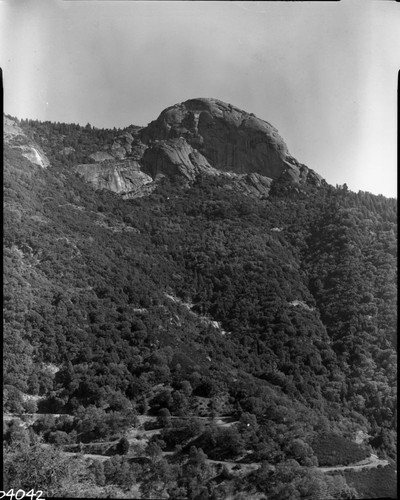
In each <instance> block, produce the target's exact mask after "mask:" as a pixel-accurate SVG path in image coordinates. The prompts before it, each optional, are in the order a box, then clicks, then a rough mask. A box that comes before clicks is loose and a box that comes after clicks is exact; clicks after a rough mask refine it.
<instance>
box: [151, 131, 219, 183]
mask: <svg viewBox="0 0 400 500" xmlns="http://www.w3.org/2000/svg"><path fill="white" fill-rule="evenodd" d="M141 164H142V166H143V171H144V172H147V173H148V174H149V175H151V177H152V178H153V179H156V178H157V177H158V176H160V175H166V176H168V177H177V176H179V177H183V178H185V179H187V180H191V181H192V180H194V179H195V178H196V177H197V176H198V175H199V174H208V175H218V173H219V172H218V170H216V169H215V168H213V167H212V166H211V165H210V164H209V163H208V161H207V160H206V158H204V156H203V155H202V154H201V153H199V152H198V151H197V150H196V149H193V148H192V147H191V146H190V144H188V142H187V141H186V140H185V139H183V138H182V137H180V138H179V139H168V140H165V141H159V142H158V141H157V142H155V143H154V144H152V145H151V146H150V147H149V148H148V149H146V151H145V153H144V155H143V157H142V159H141Z"/></svg>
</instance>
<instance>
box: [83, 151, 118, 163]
mask: <svg viewBox="0 0 400 500" xmlns="http://www.w3.org/2000/svg"><path fill="white" fill-rule="evenodd" d="M89 158H91V159H92V160H94V161H95V162H102V161H107V160H113V159H114V157H113V156H111V155H110V154H108V153H107V152H106V151H96V152H95V153H92V154H91V155H90V156H89Z"/></svg>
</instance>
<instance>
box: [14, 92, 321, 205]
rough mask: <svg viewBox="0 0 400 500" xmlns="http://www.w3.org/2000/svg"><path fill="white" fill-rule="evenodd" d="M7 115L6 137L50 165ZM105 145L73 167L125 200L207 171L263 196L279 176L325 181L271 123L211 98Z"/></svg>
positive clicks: (172, 111) (119, 134)
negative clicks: (169, 181) (167, 181)
mask: <svg viewBox="0 0 400 500" xmlns="http://www.w3.org/2000/svg"><path fill="white" fill-rule="evenodd" d="M5 120H6V122H5V125H6V127H5V138H6V141H9V142H10V144H12V145H13V147H17V148H19V149H22V150H23V152H24V153H23V154H24V155H25V156H26V157H27V158H28V159H30V160H31V161H32V162H33V163H36V164H37V165H40V166H42V167H47V166H48V165H49V161H48V159H47V157H46V156H45V154H44V153H43V151H42V150H41V149H40V148H39V147H36V146H35V143H34V142H32V141H31V140H30V139H29V138H28V137H27V136H26V135H25V134H24V133H23V132H22V130H21V129H20V128H19V127H18V124H17V123H16V122H14V121H13V120H12V119H11V118H7V117H6V118H5ZM34 146H35V147H34ZM99 146H100V150H94V151H93V150H92V152H89V153H86V155H85V156H84V161H85V163H82V160H81V161H80V162H79V161H78V162H77V164H74V165H73V169H74V170H75V172H76V173H77V174H78V175H80V176H81V177H83V178H84V179H85V180H86V181H88V182H89V183H90V184H91V185H92V186H93V187H94V188H95V189H106V190H109V191H113V192H115V193H118V194H120V195H121V196H123V197H124V198H135V197H140V196H145V195H147V194H149V193H150V192H152V191H153V190H154V189H155V187H156V185H157V183H158V182H160V181H161V179H162V178H164V177H167V178H169V179H173V180H174V181H177V182H181V183H183V184H185V185H191V183H193V182H194V181H195V180H196V179H197V178H198V177H199V176H218V177H219V178H221V179H223V181H224V184H225V185H226V186H227V187H229V188H230V189H233V190H235V191H239V192H242V193H244V194H246V195H248V196H253V197H258V198H259V197H264V196H268V193H269V190H270V187H271V184H272V182H273V181H274V180H277V179H287V180H289V181H290V182H294V183H296V184H304V183H312V184H314V185H320V184H321V183H322V182H324V181H323V179H322V178H321V177H320V176H319V175H318V174H316V173H315V172H314V171H313V170H311V169H309V168H308V167H306V166H305V165H302V164H301V163H299V162H298V161H297V160H296V159H295V158H293V157H292V156H291V155H290V153H289V151H288V148H287V146H286V144H285V142H284V140H283V139H282V137H280V135H279V134H278V131H277V130H276V129H275V128H274V127H273V126H272V125H271V124H270V123H268V122H266V121H264V120H261V119H259V118H257V117H256V116H254V115H253V114H251V113H247V112H246V111H242V110H240V109H238V108H236V107H235V106H232V105H231V104H227V103H224V102H222V101H219V100H217V99H211V98H207V99H206V98H197V99H190V100H188V101H185V102H183V103H180V104H175V105H174V106H171V107H169V108H167V109H165V110H164V111H162V112H161V114H160V116H159V117H158V118H157V119H156V120H154V121H152V122H151V123H150V124H149V125H147V126H146V127H137V126H133V125H132V126H130V127H128V128H126V129H124V130H122V131H119V132H117V133H116V134H115V136H114V137H113V138H112V139H111V140H110V139H109V140H108V141H106V143H104V144H100V143H99V144H98V146H97V147H99ZM74 153H76V150H75V149H74V148H73V147H63V148H62V149H61V150H60V155H63V156H69V155H71V154H72V155H73V154H74ZM82 158H83V157H82Z"/></svg>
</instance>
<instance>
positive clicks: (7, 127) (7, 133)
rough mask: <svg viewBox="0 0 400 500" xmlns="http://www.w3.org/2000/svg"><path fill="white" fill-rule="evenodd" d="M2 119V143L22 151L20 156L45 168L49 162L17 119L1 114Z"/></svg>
mask: <svg viewBox="0 0 400 500" xmlns="http://www.w3.org/2000/svg"><path fill="white" fill-rule="evenodd" d="M3 120H4V122H3V123H4V143H5V144H8V145H9V146H10V147H12V148H13V149H19V150H20V151H22V156H24V157H25V158H27V159H28V160H29V161H30V162H31V163H32V164H33V165H38V166H39V167H41V168H47V167H48V166H49V165H50V162H49V160H48V158H47V156H46V155H45V154H44V152H43V150H42V149H41V148H40V147H39V146H38V144H36V142H34V141H33V140H32V139H31V138H30V137H28V136H27V135H26V134H25V132H24V131H23V130H22V129H21V127H20V126H19V125H18V123H17V121H16V120H14V119H13V118H10V117H8V116H5V115H4V116H3Z"/></svg>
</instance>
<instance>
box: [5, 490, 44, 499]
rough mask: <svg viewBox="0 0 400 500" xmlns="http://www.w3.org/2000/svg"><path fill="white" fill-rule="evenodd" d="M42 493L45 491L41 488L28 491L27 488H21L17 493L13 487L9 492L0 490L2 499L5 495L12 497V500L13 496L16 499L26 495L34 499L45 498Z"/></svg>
mask: <svg viewBox="0 0 400 500" xmlns="http://www.w3.org/2000/svg"><path fill="white" fill-rule="evenodd" d="M42 495H43V491H41V490H37V491H34V490H29V491H28V492H26V491H25V490H21V489H20V490H17V491H16V492H15V493H14V489H13V488H12V489H11V490H8V491H7V492H5V491H2V490H0V499H1V498H4V497H10V500H12V499H13V498H15V500H22V499H23V498H25V497H30V499H31V500H33V499H34V498H37V500H39V499H40V500H45V499H44V498H43V496H42Z"/></svg>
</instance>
